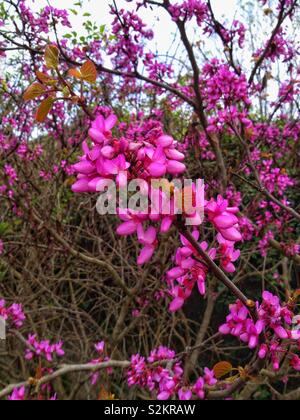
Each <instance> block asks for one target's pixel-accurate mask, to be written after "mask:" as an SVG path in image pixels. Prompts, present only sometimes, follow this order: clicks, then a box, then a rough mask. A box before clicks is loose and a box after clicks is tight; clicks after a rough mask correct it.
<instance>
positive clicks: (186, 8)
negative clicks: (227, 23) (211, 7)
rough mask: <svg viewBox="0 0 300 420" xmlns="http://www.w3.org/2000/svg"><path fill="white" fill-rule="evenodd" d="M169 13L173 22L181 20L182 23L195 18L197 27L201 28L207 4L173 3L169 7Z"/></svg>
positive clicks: (191, 0) (192, 1)
mask: <svg viewBox="0 0 300 420" xmlns="http://www.w3.org/2000/svg"><path fill="white" fill-rule="evenodd" d="M169 12H170V14H171V16H172V18H173V20H175V21H177V20H182V21H184V22H186V21H189V20H192V19H193V18H194V17H195V18H196V21H197V25H198V26H201V25H202V23H203V21H204V20H205V18H206V17H207V13H208V7H207V4H206V3H204V2H203V1H201V0H186V1H184V2H182V3H180V4H179V3H175V4H172V5H170V6H169Z"/></svg>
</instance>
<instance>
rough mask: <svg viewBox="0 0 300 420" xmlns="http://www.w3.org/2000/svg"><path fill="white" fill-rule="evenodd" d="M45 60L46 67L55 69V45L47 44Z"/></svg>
mask: <svg viewBox="0 0 300 420" xmlns="http://www.w3.org/2000/svg"><path fill="white" fill-rule="evenodd" d="M45 62H46V66H47V67H48V69H56V68H57V67H58V64H59V49H58V48H57V47H56V46H55V45H47V47H46V51H45Z"/></svg>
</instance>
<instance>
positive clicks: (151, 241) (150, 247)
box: [137, 224, 158, 265]
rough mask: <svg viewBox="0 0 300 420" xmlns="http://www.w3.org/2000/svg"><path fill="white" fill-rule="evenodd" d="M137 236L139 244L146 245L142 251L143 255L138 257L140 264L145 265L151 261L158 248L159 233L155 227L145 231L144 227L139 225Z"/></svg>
mask: <svg viewBox="0 0 300 420" xmlns="http://www.w3.org/2000/svg"><path fill="white" fill-rule="evenodd" d="M137 234H138V241H139V243H140V244H142V245H144V248H143V249H142V250H141V253H140V255H139V257H138V264H139V265H143V264H145V263H146V262H148V261H149V260H151V258H152V255H153V253H154V251H155V249H156V247H157V243H158V242H157V239H156V236H157V231H156V229H155V228H154V227H150V228H148V229H147V230H146V231H144V228H143V226H142V225H141V224H139V225H138V227H137Z"/></svg>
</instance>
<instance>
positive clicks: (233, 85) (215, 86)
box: [201, 59, 251, 111]
mask: <svg viewBox="0 0 300 420" xmlns="http://www.w3.org/2000/svg"><path fill="white" fill-rule="evenodd" d="M201 81H202V84H203V94H204V99H205V101H206V103H207V109H208V110H209V111H211V110H213V109H216V107H217V105H222V106H223V107H225V108H227V107H230V106H232V105H236V104H237V103H240V102H242V103H243V104H244V105H247V106H249V105H251V101H250V99H249V94H248V83H247V79H246V77H245V75H244V74H242V75H240V76H238V75H237V74H236V73H235V72H234V71H232V70H230V67H229V66H228V65H227V64H223V63H222V62H220V61H219V60H218V59H213V60H211V61H210V62H208V63H206V64H205V65H204V67H203V69H202V76H201Z"/></svg>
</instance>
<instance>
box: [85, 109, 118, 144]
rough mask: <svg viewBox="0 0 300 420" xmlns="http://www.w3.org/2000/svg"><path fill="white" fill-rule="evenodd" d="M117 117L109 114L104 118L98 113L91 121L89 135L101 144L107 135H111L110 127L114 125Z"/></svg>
mask: <svg viewBox="0 0 300 420" xmlns="http://www.w3.org/2000/svg"><path fill="white" fill-rule="evenodd" d="M116 123H117V117H116V116H115V115H111V116H110V117H108V118H107V119H104V117H103V116H102V115H99V116H98V117H97V118H96V119H95V121H93V123H92V127H91V128H90V130H89V136H90V137H91V138H92V139H93V140H94V141H95V142H96V143H99V144H102V143H103V142H104V141H105V140H106V138H107V137H110V135H111V131H110V130H111V129H112V128H113V127H114V126H115V125H116Z"/></svg>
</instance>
